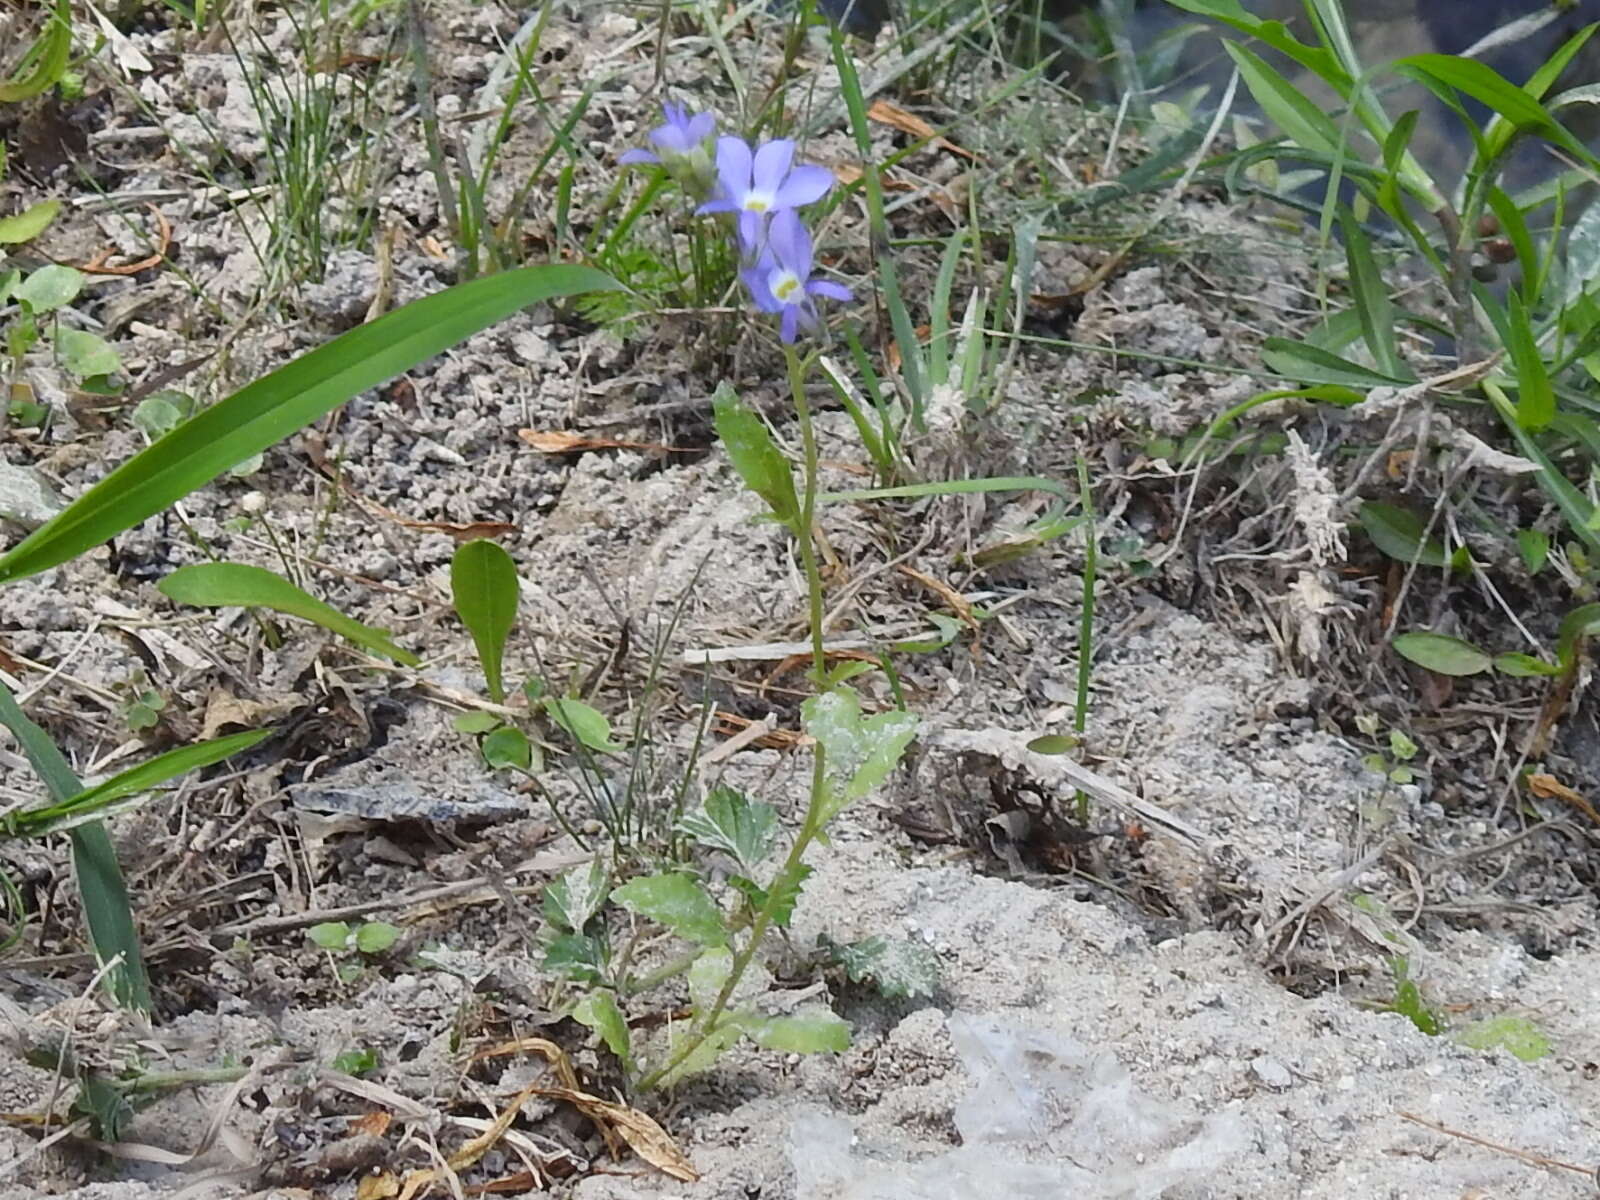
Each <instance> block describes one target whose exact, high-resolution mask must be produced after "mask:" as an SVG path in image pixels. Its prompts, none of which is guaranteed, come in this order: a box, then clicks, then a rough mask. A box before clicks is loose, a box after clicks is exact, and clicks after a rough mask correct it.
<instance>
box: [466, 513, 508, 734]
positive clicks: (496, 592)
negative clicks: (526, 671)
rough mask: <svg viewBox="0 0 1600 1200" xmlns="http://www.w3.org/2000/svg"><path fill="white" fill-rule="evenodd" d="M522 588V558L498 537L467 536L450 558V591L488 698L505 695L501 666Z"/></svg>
mask: <svg viewBox="0 0 1600 1200" xmlns="http://www.w3.org/2000/svg"><path fill="white" fill-rule="evenodd" d="M519 594H520V589H519V585H518V583H517V564H516V563H514V562H512V561H511V555H509V554H507V553H506V552H505V550H504V549H503V548H501V547H500V546H498V545H496V544H495V543H494V542H491V541H488V540H487V539H484V538H478V539H477V540H475V541H471V542H467V543H466V544H464V545H462V546H461V547H459V548H458V549H457V550H456V553H455V557H454V558H453V559H451V560H450V596H451V599H452V600H453V601H454V603H455V607H456V615H457V616H458V617H460V618H461V623H462V624H463V625H465V626H466V627H467V632H468V633H470V634H471V635H472V644H473V645H474V646H475V647H476V648H477V651H478V662H479V663H480V664H482V666H483V677H484V681H485V682H486V683H487V684H488V687H489V699H491V700H493V701H494V702H495V703H496V704H499V703H500V702H501V701H502V700H504V699H505V698H506V689H505V680H504V676H503V674H502V671H501V667H502V664H503V663H504V662H505V652H506V639H507V638H508V637H510V636H511V627H512V626H513V625H515V624H516V621H517V600H518V597H519Z"/></svg>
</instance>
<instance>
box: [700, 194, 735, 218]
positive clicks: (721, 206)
mask: <svg viewBox="0 0 1600 1200" xmlns="http://www.w3.org/2000/svg"><path fill="white" fill-rule="evenodd" d="M694 211H695V215H696V216H699V217H703V216H705V215H706V214H707V213H723V212H738V211H739V206H738V205H737V204H735V203H734V202H733V201H732V200H729V199H728V198H727V197H726V196H724V195H717V196H714V197H713V198H712V199H710V200H707V201H706V202H705V203H704V204H702V205H701V206H700V207H699V208H697V209H695V210H694Z"/></svg>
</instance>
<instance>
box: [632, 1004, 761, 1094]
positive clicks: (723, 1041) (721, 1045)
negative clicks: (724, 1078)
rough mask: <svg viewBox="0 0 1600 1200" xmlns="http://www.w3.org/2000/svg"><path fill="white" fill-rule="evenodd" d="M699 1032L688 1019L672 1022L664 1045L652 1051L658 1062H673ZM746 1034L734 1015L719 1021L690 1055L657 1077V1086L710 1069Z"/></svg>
mask: <svg viewBox="0 0 1600 1200" xmlns="http://www.w3.org/2000/svg"><path fill="white" fill-rule="evenodd" d="M695 1036H697V1035H696V1034H695V1032H694V1026H693V1025H692V1024H691V1023H689V1022H687V1021H678V1022H675V1023H673V1024H672V1025H670V1026H668V1029H667V1034H666V1037H665V1038H664V1039H662V1042H663V1043H664V1044H663V1046H662V1049H661V1050H660V1051H659V1052H658V1053H656V1054H654V1055H652V1059H653V1060H654V1061H658V1062H671V1061H672V1060H673V1059H674V1058H675V1057H676V1056H677V1053H678V1050H679V1049H680V1048H681V1047H682V1046H683V1044H684V1043H685V1042H686V1041H687V1040H688V1039H689V1038H691V1037H695ZM742 1037H744V1030H742V1029H740V1028H739V1026H738V1024H737V1023H736V1022H734V1021H733V1020H732V1019H731V1018H730V1019H725V1020H723V1021H721V1022H719V1023H718V1025H717V1027H716V1028H715V1029H713V1030H712V1031H711V1032H710V1033H709V1034H707V1035H706V1038H705V1040H704V1041H703V1042H701V1043H700V1044H699V1045H698V1046H696V1047H695V1048H694V1049H693V1050H692V1051H690V1053H689V1055H688V1057H686V1058H685V1059H684V1060H683V1061H682V1062H681V1063H679V1064H678V1065H677V1066H676V1067H674V1068H673V1069H672V1070H670V1071H668V1072H666V1073H665V1074H664V1075H662V1076H661V1078H660V1079H658V1080H656V1081H655V1086H656V1087H658V1088H670V1087H672V1086H674V1085H675V1084H678V1083H681V1082H683V1080H685V1079H688V1078H691V1077H692V1076H695V1075H699V1074H700V1073H701V1072H703V1071H709V1070H710V1069H711V1068H712V1066H714V1065H715V1064H716V1061H717V1059H719V1058H721V1057H722V1052H723V1051H724V1050H726V1049H727V1048H728V1047H729V1046H731V1045H733V1044H734V1043H735V1042H737V1041H738V1040H739V1039H740V1038H742Z"/></svg>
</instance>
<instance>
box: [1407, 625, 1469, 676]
mask: <svg viewBox="0 0 1600 1200" xmlns="http://www.w3.org/2000/svg"><path fill="white" fill-rule="evenodd" d="M1392 645H1393V646H1394V648H1395V652H1396V653H1397V654H1399V655H1400V656H1401V657H1402V658H1407V659H1410V660H1411V661H1412V662H1414V663H1416V664H1417V665H1418V666H1419V667H1426V668H1427V669H1428V670H1430V671H1433V672H1434V673H1435V674H1439V675H1458V676H1459V675H1478V674H1481V673H1482V672H1484V671H1487V670H1488V669H1489V665H1490V663H1491V661H1492V660H1491V659H1490V657H1489V656H1488V655H1487V654H1485V653H1484V652H1483V651H1482V650H1479V649H1478V648H1477V647H1476V646H1474V645H1473V644H1472V643H1471V642H1464V641H1462V640H1461V639H1460V638H1457V637H1447V636H1446V635H1444V634H1442V633H1421V632H1419V633H1402V634H1399V635H1397V636H1396V637H1395V639H1394V641H1393V643H1392Z"/></svg>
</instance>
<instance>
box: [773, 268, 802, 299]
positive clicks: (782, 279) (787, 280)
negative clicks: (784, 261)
mask: <svg viewBox="0 0 1600 1200" xmlns="http://www.w3.org/2000/svg"><path fill="white" fill-rule="evenodd" d="M767 286H768V287H770V288H771V289H772V294H773V295H774V296H776V297H777V298H778V301H779V302H780V303H782V304H794V303H796V302H797V301H798V300H799V299H800V287H801V285H800V276H798V275H796V274H795V273H794V272H793V271H774V272H773V273H772V274H771V275H769V276H768V277H767Z"/></svg>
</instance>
